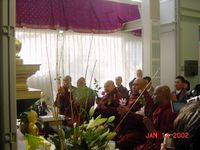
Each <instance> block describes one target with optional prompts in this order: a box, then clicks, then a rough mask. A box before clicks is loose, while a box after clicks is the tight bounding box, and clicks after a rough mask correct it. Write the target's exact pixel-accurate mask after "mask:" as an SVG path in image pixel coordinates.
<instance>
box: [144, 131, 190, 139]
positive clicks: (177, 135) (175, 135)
mask: <svg viewBox="0 0 200 150" xmlns="http://www.w3.org/2000/svg"><path fill="white" fill-rule="evenodd" d="M146 138H147V139H155V138H160V136H159V135H158V133H157V132H149V133H148V134H147V136H146ZM162 138H173V139H187V138H189V133H188V132H173V133H162Z"/></svg>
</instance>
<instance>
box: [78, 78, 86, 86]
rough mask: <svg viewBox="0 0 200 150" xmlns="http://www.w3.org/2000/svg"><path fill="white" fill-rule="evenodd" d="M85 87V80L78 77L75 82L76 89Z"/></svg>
mask: <svg viewBox="0 0 200 150" xmlns="http://www.w3.org/2000/svg"><path fill="white" fill-rule="evenodd" d="M83 86H86V80H85V78H83V77H80V78H79V79H78V81H77V87H83Z"/></svg>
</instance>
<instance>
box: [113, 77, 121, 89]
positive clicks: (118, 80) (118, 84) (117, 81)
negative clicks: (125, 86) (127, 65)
mask: <svg viewBox="0 0 200 150" xmlns="http://www.w3.org/2000/svg"><path fill="white" fill-rule="evenodd" d="M115 83H116V85H117V86H118V87H119V86H121V85H122V77H121V76H118V77H116V78H115Z"/></svg>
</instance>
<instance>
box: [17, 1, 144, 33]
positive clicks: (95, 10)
mask: <svg viewBox="0 0 200 150" xmlns="http://www.w3.org/2000/svg"><path fill="white" fill-rule="evenodd" d="M136 19H140V13H139V10H138V6H136V5H128V4H122V3H114V2H110V1H105V0H16V25H17V27H29V28H40V29H42V28H44V29H63V30H69V29H71V30H73V31H77V32H92V33H108V32H115V31H118V30H120V29H121V28H122V27H123V24H124V23H125V22H128V21H133V20H136Z"/></svg>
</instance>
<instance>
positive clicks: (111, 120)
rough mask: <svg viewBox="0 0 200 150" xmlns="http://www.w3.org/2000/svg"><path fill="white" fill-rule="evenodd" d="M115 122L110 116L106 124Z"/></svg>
mask: <svg viewBox="0 0 200 150" xmlns="http://www.w3.org/2000/svg"><path fill="white" fill-rule="evenodd" d="M114 120H115V116H111V117H109V118H108V120H107V123H111V122H113V121H114Z"/></svg>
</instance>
